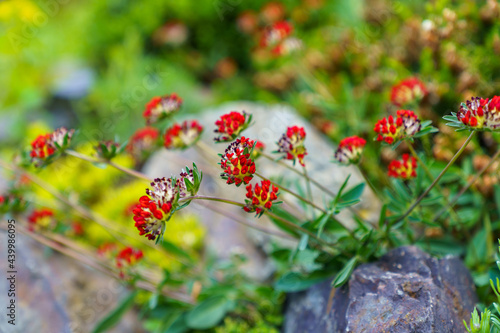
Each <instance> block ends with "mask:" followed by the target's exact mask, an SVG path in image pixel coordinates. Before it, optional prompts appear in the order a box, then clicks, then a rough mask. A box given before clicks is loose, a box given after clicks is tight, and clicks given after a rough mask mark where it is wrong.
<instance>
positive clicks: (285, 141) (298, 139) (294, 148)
mask: <svg viewBox="0 0 500 333" xmlns="http://www.w3.org/2000/svg"><path fill="white" fill-rule="evenodd" d="M305 138H306V131H305V130H304V128H303V127H298V126H293V127H288V129H287V131H286V133H285V134H283V136H282V137H281V139H280V140H279V141H278V147H279V148H278V152H279V153H285V154H286V155H285V158H286V159H287V160H293V163H294V164H295V160H297V159H298V160H299V163H300V165H302V166H305V164H304V157H305V156H306V155H307V151H306V147H305V146H304V140H305Z"/></svg>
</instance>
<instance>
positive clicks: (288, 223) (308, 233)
mask: <svg viewBox="0 0 500 333" xmlns="http://www.w3.org/2000/svg"><path fill="white" fill-rule="evenodd" d="M190 200H208V201H217V202H222V203H226V204H230V205H234V206H238V207H244V206H245V204H243V203H240V202H237V201H234V200H229V199H223V198H217V197H209V196H204V195H195V196H192V197H187V198H183V199H180V200H179V202H185V201H190ZM265 214H266V215H268V216H270V217H273V218H275V219H277V220H279V221H281V222H283V223H284V224H286V225H287V226H289V227H291V228H293V229H295V230H299V231H301V232H303V233H305V234H307V235H309V236H310V237H311V238H313V239H315V240H316V241H317V242H318V243H320V244H322V245H326V246H329V247H333V248H335V245H334V244H331V243H328V242H326V241H324V240H323V239H321V238H319V237H317V236H316V235H315V234H314V233H312V232H311V231H309V230H307V229H305V228H302V227H301V226H299V225H297V224H295V223H292V222H290V221H288V220H286V219H284V218H282V217H280V216H278V215H276V214H274V213H272V212H270V211H268V210H265ZM335 249H336V248H335Z"/></svg>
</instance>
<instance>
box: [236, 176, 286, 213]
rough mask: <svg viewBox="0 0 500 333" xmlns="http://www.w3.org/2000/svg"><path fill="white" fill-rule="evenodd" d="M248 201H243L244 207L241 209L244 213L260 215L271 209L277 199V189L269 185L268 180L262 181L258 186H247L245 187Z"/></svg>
mask: <svg viewBox="0 0 500 333" xmlns="http://www.w3.org/2000/svg"><path fill="white" fill-rule="evenodd" d="M246 190H247V194H246V197H247V198H248V199H246V200H245V202H246V205H245V206H244V207H243V209H244V210H245V212H248V213H253V212H255V213H256V214H257V215H262V214H263V213H264V210H265V209H268V210H269V209H271V207H272V205H273V201H276V200H277V199H278V188H277V187H276V186H274V185H272V184H271V181H269V180H262V181H261V182H260V186H259V184H255V186H254V187H252V184H249V185H248V186H247V187H246Z"/></svg>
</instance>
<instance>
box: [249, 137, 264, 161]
mask: <svg viewBox="0 0 500 333" xmlns="http://www.w3.org/2000/svg"><path fill="white" fill-rule="evenodd" d="M264 149H266V145H265V144H264V143H263V142H262V141H259V140H256V141H255V145H254V147H253V150H252V159H253V160H255V159H257V158H258V157H259V156H260V154H261V153H263V152H264Z"/></svg>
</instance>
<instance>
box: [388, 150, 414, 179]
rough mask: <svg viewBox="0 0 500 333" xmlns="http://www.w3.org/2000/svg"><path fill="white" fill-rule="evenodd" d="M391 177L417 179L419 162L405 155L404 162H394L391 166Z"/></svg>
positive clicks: (389, 173) (389, 172)
mask: <svg viewBox="0 0 500 333" xmlns="http://www.w3.org/2000/svg"><path fill="white" fill-rule="evenodd" d="M388 175H389V177H394V178H401V179H410V178H415V177H417V160H416V159H415V157H413V156H410V155H408V154H403V159H402V160H394V161H391V163H390V164H389V171H388Z"/></svg>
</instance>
